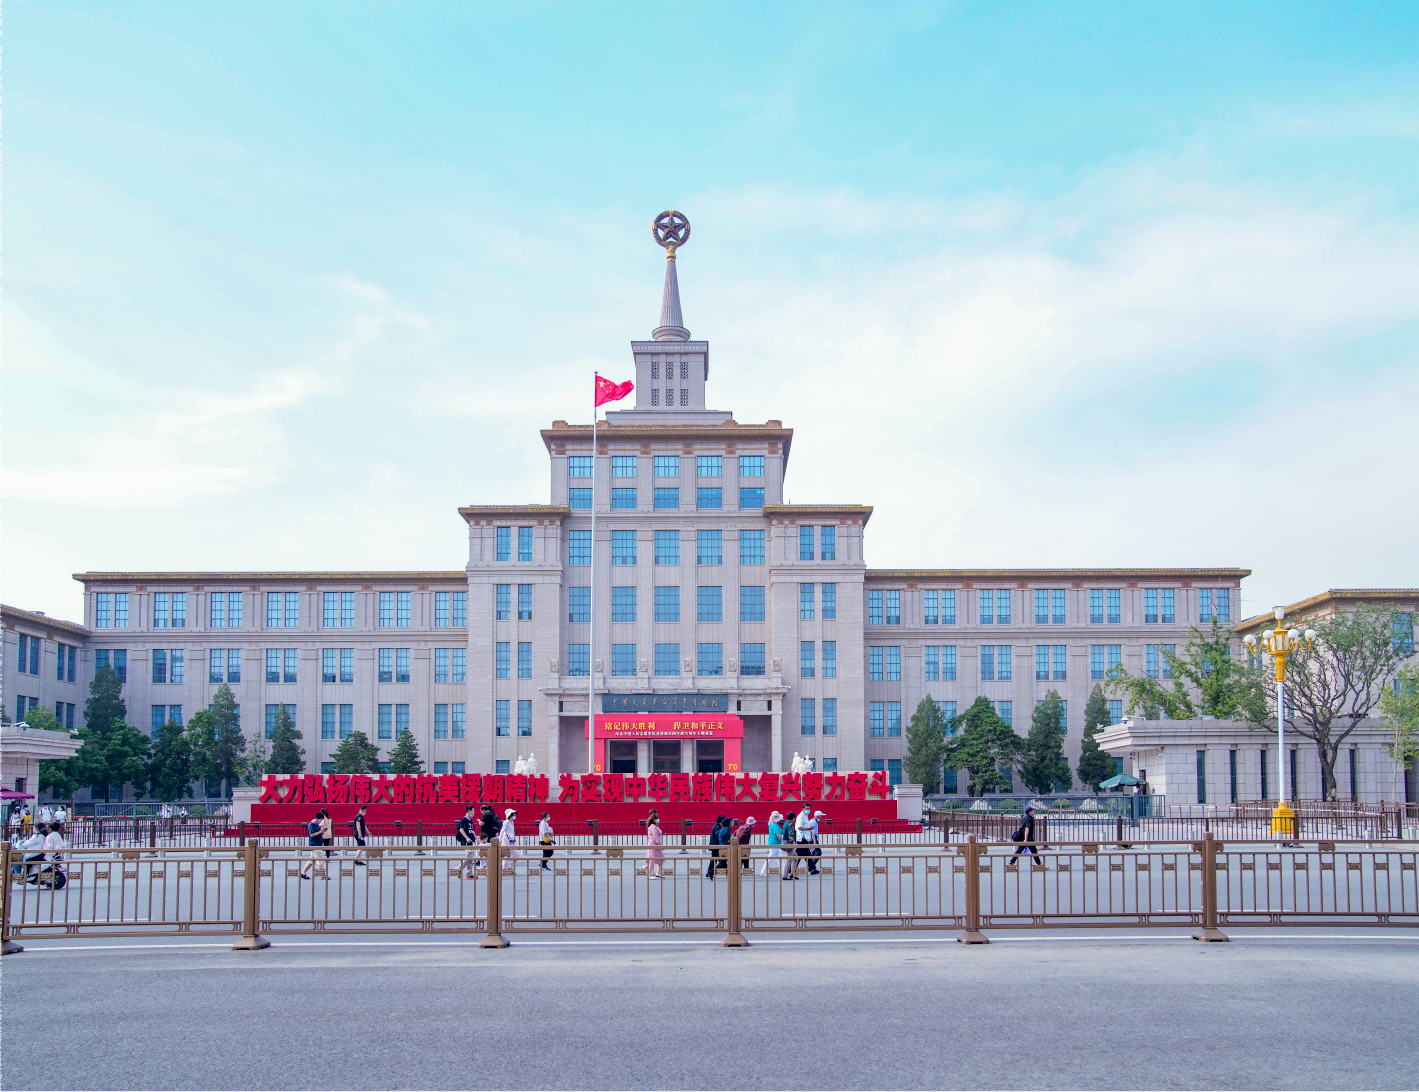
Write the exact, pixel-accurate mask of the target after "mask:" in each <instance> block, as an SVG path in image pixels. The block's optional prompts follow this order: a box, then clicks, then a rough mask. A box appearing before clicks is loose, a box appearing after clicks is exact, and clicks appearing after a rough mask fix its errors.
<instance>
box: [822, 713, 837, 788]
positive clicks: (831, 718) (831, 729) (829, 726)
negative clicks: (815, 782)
mask: <svg viewBox="0 0 1419 1092" xmlns="http://www.w3.org/2000/svg"><path fill="white" fill-rule="evenodd" d="M837 734H838V699H837V698H824V699H823V735H825V736H835V735H837ZM829 762H832V763H833V766H834V768H836V766H837V759H835V758H834V759H824V760H823V769H825V770H826V769H827V768H828V763H829Z"/></svg>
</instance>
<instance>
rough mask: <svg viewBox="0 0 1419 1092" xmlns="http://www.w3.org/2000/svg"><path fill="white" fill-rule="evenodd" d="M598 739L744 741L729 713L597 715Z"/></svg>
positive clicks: (740, 722)
mask: <svg viewBox="0 0 1419 1092" xmlns="http://www.w3.org/2000/svg"><path fill="white" fill-rule="evenodd" d="M596 738H597V739H743V738H744V721H743V719H742V718H740V717H737V716H735V715H733V714H732V713H597V714H596Z"/></svg>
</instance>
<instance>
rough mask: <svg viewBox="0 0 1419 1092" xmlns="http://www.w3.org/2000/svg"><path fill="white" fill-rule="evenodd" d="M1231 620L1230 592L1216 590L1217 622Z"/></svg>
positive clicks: (1227, 590)
mask: <svg viewBox="0 0 1419 1092" xmlns="http://www.w3.org/2000/svg"><path fill="white" fill-rule="evenodd" d="M1231 620H1232V591H1231V589H1230V588H1218V589H1217V621H1219V622H1230V621H1231Z"/></svg>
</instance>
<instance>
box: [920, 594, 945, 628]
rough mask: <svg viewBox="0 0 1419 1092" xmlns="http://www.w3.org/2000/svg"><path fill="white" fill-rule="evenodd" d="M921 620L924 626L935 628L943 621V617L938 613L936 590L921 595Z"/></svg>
mask: <svg viewBox="0 0 1419 1092" xmlns="http://www.w3.org/2000/svg"><path fill="white" fill-rule="evenodd" d="M921 620H922V623H923V624H924V625H928V626H934V625H936V624H937V623H938V622H939V621H940V620H941V616H940V615H939V614H938V613H937V606H936V592H935V590H934V589H933V590H931V591H924V592H922V593H921Z"/></svg>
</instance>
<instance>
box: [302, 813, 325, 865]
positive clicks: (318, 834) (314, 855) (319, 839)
mask: <svg viewBox="0 0 1419 1092" xmlns="http://www.w3.org/2000/svg"><path fill="white" fill-rule="evenodd" d="M324 817H325V809H324V808H321V809H320V810H319V811H318V812H316V813H315V815H314V817H313V818H312V819H311V820H310V821H309V822H308V823H306V825H305V835H306V837H305V840H306V844H307V845H309V846H311V847H312V848H311V851H310V860H308V861H306V863H305V864H303V865H301V879H303V880H308V879H310V877H309V876H308V875H306V870H307V869H312V870H313V869H314V868H315V863H316V861H318V860H320V849H319V847H321V846H323V845H325V835H324V833H323V831H324V829H325V827H324V824H323V823H322V822H321V820H322V819H324Z"/></svg>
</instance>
